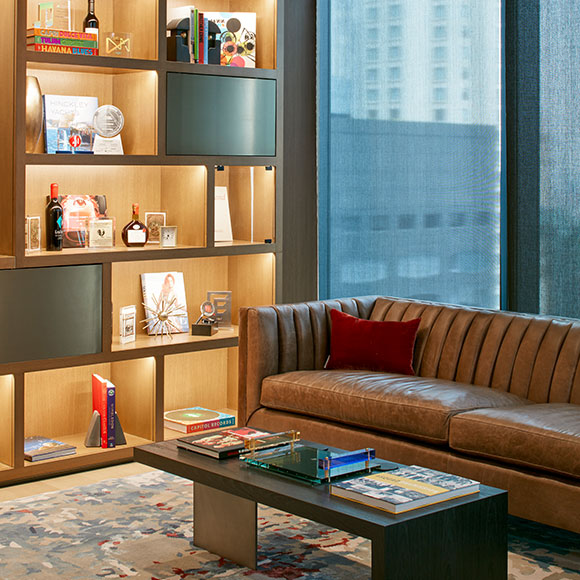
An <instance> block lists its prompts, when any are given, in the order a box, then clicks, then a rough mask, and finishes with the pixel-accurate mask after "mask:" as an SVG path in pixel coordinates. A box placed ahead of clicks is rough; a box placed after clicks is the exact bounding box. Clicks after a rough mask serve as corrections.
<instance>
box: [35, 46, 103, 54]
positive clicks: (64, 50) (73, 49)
mask: <svg viewBox="0 0 580 580" xmlns="http://www.w3.org/2000/svg"><path fill="white" fill-rule="evenodd" d="M27 47H28V49H29V50H34V52H53V53H58V54H77V55H81V56H99V49H98V48H85V47H82V46H59V45H57V44H38V43H34V44H28V45H27Z"/></svg>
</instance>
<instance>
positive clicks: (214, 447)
mask: <svg viewBox="0 0 580 580" xmlns="http://www.w3.org/2000/svg"><path fill="white" fill-rule="evenodd" d="M268 435H270V433H269V432H267V431H258V430H257V429H253V428H251V427H240V428H239V429H228V430H226V431H220V432H219V433H212V434H211V435H204V434H201V435H190V436H188V437H180V438H179V439H178V440H177V447H179V448H180V449H187V450H188V451H193V452H195V453H201V454H202V455H208V456H209V457H214V458H215V459H224V458H226V457H236V456H238V455H239V454H240V453H246V452H247V451H249V449H246V448H245V442H246V440H247V439H253V438H260V437H264V436H268Z"/></svg>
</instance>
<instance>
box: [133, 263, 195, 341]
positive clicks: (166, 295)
mask: <svg viewBox="0 0 580 580" xmlns="http://www.w3.org/2000/svg"><path fill="white" fill-rule="evenodd" d="M141 288H142V291H143V303H144V304H145V305H146V306H147V308H146V309H145V317H146V319H147V320H148V324H147V327H146V330H147V334H163V333H164V332H168V333H178V332H189V319H188V316H187V303H186V300H185V283H184V281H183V272H155V273H145V274H141ZM161 310H165V312H167V314H169V316H168V319H167V324H166V325H164V327H165V331H164V330H163V327H162V321H161V320H159V319H157V318H156V317H155V316H153V315H152V312H159V311H161Z"/></svg>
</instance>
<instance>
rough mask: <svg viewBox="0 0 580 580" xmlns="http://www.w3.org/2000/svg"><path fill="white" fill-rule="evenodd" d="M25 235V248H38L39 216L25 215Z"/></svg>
mask: <svg viewBox="0 0 580 580" xmlns="http://www.w3.org/2000/svg"><path fill="white" fill-rule="evenodd" d="M25 235H26V243H25V247H26V249H27V250H31V251H32V250H40V237H41V230H40V216H36V215H34V216H26V224H25Z"/></svg>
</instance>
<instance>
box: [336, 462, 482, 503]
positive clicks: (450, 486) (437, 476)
mask: <svg viewBox="0 0 580 580" xmlns="http://www.w3.org/2000/svg"><path fill="white" fill-rule="evenodd" d="M478 491H479V482H478V481H474V480H473V479H467V478H466V477H460V476H458V475H452V474H451V473H444V472H442V471H436V470H434V469H428V468H426V467H419V466H418V465H410V466H405V467H400V468H398V469H396V470H394V471H390V472H388V473H386V472H379V473H372V474H370V475H364V476H362V477H356V478H354V479H349V480H347V481H341V482H340V483H335V484H333V485H332V486H331V488H330V493H332V494H333V495H336V496H338V497H343V498H345V499H350V500H353V501H356V502H359V503H362V504H365V505H369V506H372V507H375V508H378V509H382V510H384V511H387V512H390V513H395V514H398V513H402V512H406V511H409V510H413V509H416V508H419V507H424V506H427V505H431V504H434V503H439V502H442V501H447V500H450V499H454V498H456V497H461V496H464V495H469V494H472V493H477V492H478Z"/></svg>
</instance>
